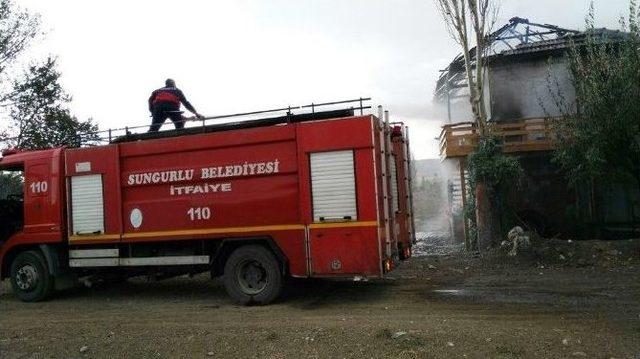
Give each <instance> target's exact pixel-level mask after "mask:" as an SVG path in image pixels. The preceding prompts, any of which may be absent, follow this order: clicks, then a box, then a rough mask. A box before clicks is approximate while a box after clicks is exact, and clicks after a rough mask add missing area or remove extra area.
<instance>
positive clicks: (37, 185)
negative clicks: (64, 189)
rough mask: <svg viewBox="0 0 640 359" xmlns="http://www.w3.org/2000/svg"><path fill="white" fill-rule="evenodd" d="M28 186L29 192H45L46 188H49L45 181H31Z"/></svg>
mask: <svg viewBox="0 0 640 359" xmlns="http://www.w3.org/2000/svg"><path fill="white" fill-rule="evenodd" d="M29 187H31V193H35V194H38V193H44V192H47V190H48V189H49V185H48V184H47V182H45V181H42V182H31V185H30V186H29Z"/></svg>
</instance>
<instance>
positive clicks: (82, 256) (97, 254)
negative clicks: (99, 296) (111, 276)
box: [69, 248, 211, 268]
mask: <svg viewBox="0 0 640 359" xmlns="http://www.w3.org/2000/svg"><path fill="white" fill-rule="evenodd" d="M210 260H211V258H210V256H162V257H133V258H122V257H119V250H118V249H117V248H109V249H79V250H71V251H69V267H72V268H82V267H145V266H180V265H202V264H209V263H210Z"/></svg>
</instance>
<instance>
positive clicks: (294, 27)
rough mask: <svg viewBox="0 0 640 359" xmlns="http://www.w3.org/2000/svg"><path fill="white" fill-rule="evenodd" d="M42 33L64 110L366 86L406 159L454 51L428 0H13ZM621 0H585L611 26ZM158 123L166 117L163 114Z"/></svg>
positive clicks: (505, 14)
mask: <svg viewBox="0 0 640 359" xmlns="http://www.w3.org/2000/svg"><path fill="white" fill-rule="evenodd" d="M17 2H18V3H19V5H20V6H24V7H27V8H28V9H30V10H32V11H34V12H38V13H40V14H41V16H42V21H43V29H44V30H45V31H46V36H45V37H44V38H43V39H41V40H40V41H38V43H37V44H36V45H35V46H34V47H33V48H32V50H31V52H30V54H29V57H42V56H46V55H47V54H53V55H56V56H58V57H59V68H60V70H61V72H62V74H63V77H62V82H63V84H64V86H65V88H66V89H67V91H68V92H69V93H70V94H71V95H72V96H73V103H72V105H71V108H72V111H73V113H74V114H75V115H77V116H78V117H80V118H87V117H93V118H94V120H95V121H96V122H97V123H98V124H99V125H100V127H101V128H102V129H106V128H109V127H112V128H115V127H123V126H133V125H146V124H148V123H149V122H150V119H149V114H148V110H147V98H148V97H149V94H150V92H151V91H152V90H153V89H155V88H158V87H161V86H162V85H163V82H164V79H165V78H167V77H172V78H174V79H175V80H176V82H177V84H178V87H180V88H181V89H182V90H183V91H184V92H185V94H186V95H187V98H188V99H189V100H190V101H191V103H192V104H193V105H194V106H195V107H196V109H198V111H199V112H200V113H202V114H204V115H207V116H211V115H220V114H228V113H235V112H246V111H252V110H261V109H268V108H274V107H281V106H283V105H284V106H286V105H297V104H308V103H311V102H316V103H317V102H321V101H332V100H340V99H348V98H357V97H360V96H363V97H364V96H371V97H373V99H374V101H373V105H376V106H377V105H378V104H381V105H383V106H385V108H387V109H389V110H390V112H391V116H392V119H393V120H394V121H404V122H406V123H408V124H409V125H410V126H411V128H412V136H411V137H412V138H411V141H412V147H413V150H414V153H415V156H416V158H418V159H421V158H435V157H437V142H436V141H435V140H434V138H435V137H437V136H438V133H439V127H440V126H441V124H442V122H441V119H439V118H437V117H438V116H437V115H435V114H433V113H432V110H431V98H432V95H433V89H434V86H435V81H436V79H437V77H438V75H439V72H438V70H440V69H442V68H444V67H446V66H447V64H448V63H449V62H450V61H451V60H452V58H453V57H454V56H455V55H456V54H457V53H459V50H458V48H457V46H456V44H455V43H453V42H452V41H451V40H450V38H449V37H448V34H447V32H446V31H445V30H444V26H443V23H442V21H441V19H440V17H439V15H438V14H437V13H436V10H435V6H434V2H433V0H325V1H320V0H253V1H249V0H247V1H241V0H233V1H195V0H194V1H187V0H182V1H161V0H155V1H131V0H129V1H120V0H110V1H86V0H85V1H81V0H78V1H70V0H69V1H62V0H60V1H51V0H20V1H17ZM588 7H589V1H588V0H537V1H519V0H517V1H516V0H503V1H502V6H501V12H500V19H499V21H498V24H497V25H498V26H501V25H502V24H504V23H506V22H507V21H508V19H509V18H511V17H513V16H520V17H524V18H528V19H529V20H531V21H532V22H539V23H550V24H556V25H559V26H562V27H568V28H576V29H582V28H584V17H585V14H586V13H587V11H588ZM627 7H628V0H608V1H605V0H597V1H596V9H597V14H596V15H597V20H598V25H600V26H604V27H608V28H618V18H619V17H620V15H623V14H625V13H626V9H627ZM165 126H169V125H165Z"/></svg>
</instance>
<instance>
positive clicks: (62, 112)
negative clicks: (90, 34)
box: [10, 58, 98, 149]
mask: <svg viewBox="0 0 640 359" xmlns="http://www.w3.org/2000/svg"><path fill="white" fill-rule="evenodd" d="M59 79H60V73H59V72H58V71H57V70H56V62H55V60H54V59H52V58H48V59H47V60H46V61H45V62H44V63H43V64H42V65H39V66H30V67H29V69H28V70H27V71H26V73H25V74H24V75H23V76H22V78H19V79H17V80H15V81H14V89H15V90H16V91H15V92H16V95H15V96H14V98H13V101H12V104H11V105H10V111H11V119H12V120H13V121H12V122H13V123H12V124H13V126H12V127H13V128H12V129H13V132H14V133H16V134H17V136H16V137H15V138H14V140H13V141H11V142H12V144H13V145H14V146H15V147H18V148H28V149H38V148H47V147H57V146H70V147H78V146H80V145H82V144H85V143H92V142H95V141H97V140H98V137H97V135H95V132H96V131H97V130H98V128H97V126H96V125H95V124H93V123H92V121H91V119H89V120H87V121H79V120H78V119H77V118H76V117H74V116H72V115H71V113H70V111H69V110H68V109H67V108H66V107H65V105H66V104H67V103H68V102H69V101H70V100H71V98H70V97H69V95H67V94H66V93H65V92H64V90H63V89H62V86H61V85H60V82H59Z"/></svg>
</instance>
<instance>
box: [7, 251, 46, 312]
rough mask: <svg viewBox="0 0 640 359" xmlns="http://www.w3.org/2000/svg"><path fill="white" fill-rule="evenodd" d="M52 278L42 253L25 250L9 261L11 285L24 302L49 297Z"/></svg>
mask: <svg viewBox="0 0 640 359" xmlns="http://www.w3.org/2000/svg"><path fill="white" fill-rule="evenodd" d="M53 285H54V280H53V278H52V277H51V274H50V273H49V268H48V267H47V263H46V262H45V260H44V256H43V255H42V253H40V252H38V251H25V252H22V253H20V254H18V255H17V256H16V258H15V259H14V260H13V262H11V286H12V288H13V292H14V293H15V295H16V296H17V297H18V298H20V300H22V301H24V302H38V301H41V300H44V299H46V298H47V297H49V295H50V294H51V292H52V291H53Z"/></svg>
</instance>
